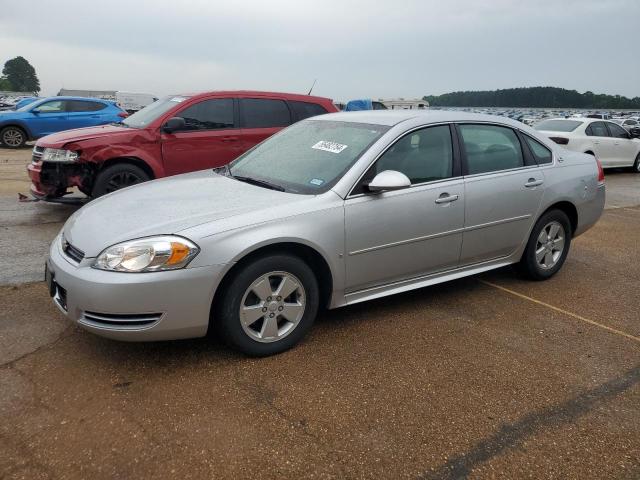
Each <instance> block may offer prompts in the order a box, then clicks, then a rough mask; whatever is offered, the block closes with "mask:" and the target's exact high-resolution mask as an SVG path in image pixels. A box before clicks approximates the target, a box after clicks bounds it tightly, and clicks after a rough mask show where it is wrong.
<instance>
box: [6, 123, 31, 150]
mask: <svg viewBox="0 0 640 480" xmlns="http://www.w3.org/2000/svg"><path fill="white" fill-rule="evenodd" d="M0 143H1V144H2V145H4V146H5V147H7V148H22V147H24V144H25V143H27V133H26V132H25V131H24V130H23V129H21V128H20V127H13V126H10V127H5V128H3V129H2V131H0Z"/></svg>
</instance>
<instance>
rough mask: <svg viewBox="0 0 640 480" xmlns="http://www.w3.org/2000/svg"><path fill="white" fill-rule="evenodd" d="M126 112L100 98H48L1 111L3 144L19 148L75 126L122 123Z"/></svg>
mask: <svg viewBox="0 0 640 480" xmlns="http://www.w3.org/2000/svg"><path fill="white" fill-rule="evenodd" d="M126 116H127V112H125V111H124V110H122V109H121V108H120V107H118V106H117V105H116V104H115V102H112V101H109V100H101V99H99V98H84V97H49V98H43V99H41V100H38V101H35V102H33V103H30V104H28V105H25V106H24V107H22V108H19V109H18V110H15V111H5V112H0V144H2V145H3V146H4V147H8V148H20V147H22V146H23V145H24V144H25V143H26V142H27V141H29V140H36V139H38V138H40V137H44V136H45V135H49V134H51V133H56V132H60V131H62V130H70V129H72V128H81V127H95V126H97V125H106V124H109V123H114V122H120V121H122V119H123V118H125V117H126Z"/></svg>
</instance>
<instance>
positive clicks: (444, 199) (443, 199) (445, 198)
mask: <svg viewBox="0 0 640 480" xmlns="http://www.w3.org/2000/svg"><path fill="white" fill-rule="evenodd" d="M458 198H459V196H458V195H449V194H448V193H443V194H441V195H440V196H439V197H438V198H436V203H438V204H440V203H451V202H455V201H456V200H458Z"/></svg>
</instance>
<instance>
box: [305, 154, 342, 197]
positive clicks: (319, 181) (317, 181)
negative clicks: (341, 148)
mask: <svg viewBox="0 0 640 480" xmlns="http://www.w3.org/2000/svg"><path fill="white" fill-rule="evenodd" d="M345 146H346V145H345ZM309 183H310V184H311V185H315V186H317V187H319V186H320V185H322V184H323V183H324V180H322V179H320V178H312V179H311V180H309Z"/></svg>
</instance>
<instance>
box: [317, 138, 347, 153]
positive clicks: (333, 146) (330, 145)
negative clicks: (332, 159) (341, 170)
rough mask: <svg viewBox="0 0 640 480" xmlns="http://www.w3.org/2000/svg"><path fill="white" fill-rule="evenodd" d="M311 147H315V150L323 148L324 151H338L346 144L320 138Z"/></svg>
mask: <svg viewBox="0 0 640 480" xmlns="http://www.w3.org/2000/svg"><path fill="white" fill-rule="evenodd" d="M311 148H315V149H316V150H324V151H325V152H331V153H340V152H341V151H343V150H344V149H345V148H347V146H346V145H342V144H341V143H336V142H329V141H327V140H320V141H319V142H318V143H316V144H315V145H313V146H312V147H311Z"/></svg>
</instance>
